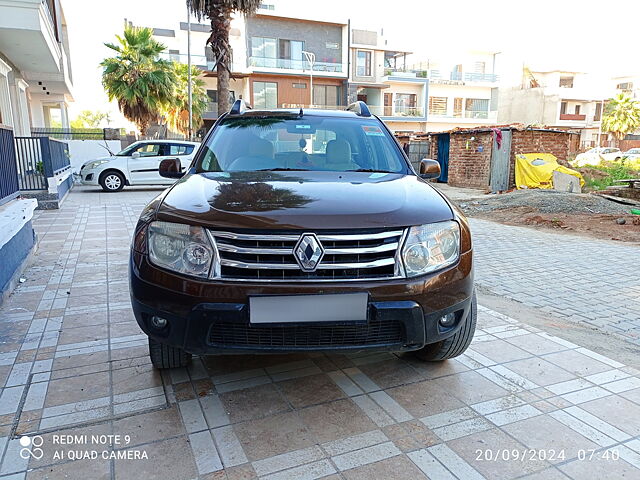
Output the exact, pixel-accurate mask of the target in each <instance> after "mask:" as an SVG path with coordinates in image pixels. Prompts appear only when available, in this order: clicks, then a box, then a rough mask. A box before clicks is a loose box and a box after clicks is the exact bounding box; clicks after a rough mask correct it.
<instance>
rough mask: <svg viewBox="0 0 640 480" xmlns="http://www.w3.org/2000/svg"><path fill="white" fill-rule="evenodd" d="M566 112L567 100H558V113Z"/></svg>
mask: <svg viewBox="0 0 640 480" xmlns="http://www.w3.org/2000/svg"><path fill="white" fill-rule="evenodd" d="M565 113H567V102H560V115H564V114H565Z"/></svg>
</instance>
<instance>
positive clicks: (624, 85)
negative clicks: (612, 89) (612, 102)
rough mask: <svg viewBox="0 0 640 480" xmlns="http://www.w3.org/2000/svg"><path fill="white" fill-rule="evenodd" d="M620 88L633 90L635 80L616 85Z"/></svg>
mask: <svg viewBox="0 0 640 480" xmlns="http://www.w3.org/2000/svg"><path fill="white" fill-rule="evenodd" d="M616 88H617V89H618V90H633V82H624V83H619V84H618V85H616Z"/></svg>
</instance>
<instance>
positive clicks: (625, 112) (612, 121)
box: [602, 93, 640, 140]
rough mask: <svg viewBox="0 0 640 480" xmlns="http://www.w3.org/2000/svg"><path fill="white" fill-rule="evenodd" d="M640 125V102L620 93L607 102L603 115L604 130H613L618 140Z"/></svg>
mask: <svg viewBox="0 0 640 480" xmlns="http://www.w3.org/2000/svg"><path fill="white" fill-rule="evenodd" d="M639 127H640V103H639V102H638V101H636V100H634V99H633V98H631V97H630V96H629V95H626V94H624V93H620V94H618V95H616V96H615V97H614V98H612V99H610V100H609V101H608V103H607V104H606V107H605V110H604V115H603V117H602V131H603V132H611V133H613V134H614V136H615V137H616V138H617V139H618V140H622V139H623V138H624V137H625V136H626V135H627V134H629V133H633V132H635V131H636V130H637V129H638V128H639Z"/></svg>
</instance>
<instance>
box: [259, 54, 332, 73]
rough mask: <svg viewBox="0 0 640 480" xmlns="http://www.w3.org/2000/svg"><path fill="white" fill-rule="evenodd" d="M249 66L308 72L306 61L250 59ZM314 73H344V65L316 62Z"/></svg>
mask: <svg viewBox="0 0 640 480" xmlns="http://www.w3.org/2000/svg"><path fill="white" fill-rule="evenodd" d="M249 66H251V67H263V68H281V69H285V70H308V69H309V62H307V61H306V60H292V59H289V58H270V57H249ZM313 71H314V72H338V73H340V72H342V63H336V62H315V63H314V65H313Z"/></svg>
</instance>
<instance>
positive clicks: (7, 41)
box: [0, 0, 73, 136]
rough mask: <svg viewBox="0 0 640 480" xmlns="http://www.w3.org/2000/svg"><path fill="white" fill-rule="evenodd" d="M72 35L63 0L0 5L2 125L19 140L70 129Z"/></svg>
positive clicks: (11, 0) (8, 0) (16, 1)
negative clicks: (39, 131) (45, 130)
mask: <svg viewBox="0 0 640 480" xmlns="http://www.w3.org/2000/svg"><path fill="white" fill-rule="evenodd" d="M71 101H73V97H72V76H71V66H70V60H69V37H68V35H67V26H66V21H65V18H64V12H63V10H62V7H61V6H60V0H3V1H2V2H0V124H4V125H8V126H10V127H12V128H13V130H14V133H15V134H16V135H19V136H29V135H31V128H32V127H51V126H60V127H68V126H69V117H68V114H67V106H68V103H69V102H71Z"/></svg>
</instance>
